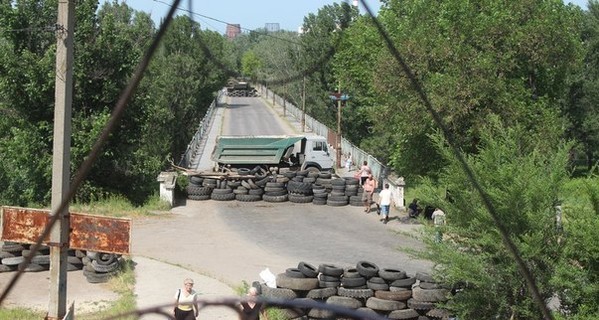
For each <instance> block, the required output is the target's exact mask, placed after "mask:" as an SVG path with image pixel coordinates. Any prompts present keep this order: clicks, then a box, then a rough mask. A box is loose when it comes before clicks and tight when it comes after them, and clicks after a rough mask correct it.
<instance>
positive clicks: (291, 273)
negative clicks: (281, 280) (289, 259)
mask: <svg viewBox="0 0 599 320" xmlns="http://www.w3.org/2000/svg"><path fill="white" fill-rule="evenodd" d="M285 275H286V276H288V277H290V278H306V276H305V275H304V274H303V273H302V272H301V271H300V269H299V268H288V269H287V270H285Z"/></svg>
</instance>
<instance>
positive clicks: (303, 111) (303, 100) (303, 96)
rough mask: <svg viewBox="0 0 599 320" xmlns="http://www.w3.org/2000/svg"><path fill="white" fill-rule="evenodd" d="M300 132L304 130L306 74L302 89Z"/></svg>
mask: <svg viewBox="0 0 599 320" xmlns="http://www.w3.org/2000/svg"><path fill="white" fill-rule="evenodd" d="M302 132H306V76H304V88H303V90H302Z"/></svg>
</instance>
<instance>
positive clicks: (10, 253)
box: [0, 251, 16, 260]
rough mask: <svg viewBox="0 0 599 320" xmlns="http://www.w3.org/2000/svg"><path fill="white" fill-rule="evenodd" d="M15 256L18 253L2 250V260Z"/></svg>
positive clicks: (0, 252)
mask: <svg viewBox="0 0 599 320" xmlns="http://www.w3.org/2000/svg"><path fill="white" fill-rule="evenodd" d="M14 256H16V254H15V253H13V252H7V251H0V260H1V259H4V258H12V257H14Z"/></svg>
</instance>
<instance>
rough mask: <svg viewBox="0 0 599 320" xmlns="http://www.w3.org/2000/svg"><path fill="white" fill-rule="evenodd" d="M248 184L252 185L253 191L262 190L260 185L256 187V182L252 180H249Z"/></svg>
mask: <svg viewBox="0 0 599 320" xmlns="http://www.w3.org/2000/svg"><path fill="white" fill-rule="evenodd" d="M248 184H249V185H250V187H251V189H250V190H252V189H260V187H259V186H258V185H256V183H255V182H254V180H252V179H248Z"/></svg>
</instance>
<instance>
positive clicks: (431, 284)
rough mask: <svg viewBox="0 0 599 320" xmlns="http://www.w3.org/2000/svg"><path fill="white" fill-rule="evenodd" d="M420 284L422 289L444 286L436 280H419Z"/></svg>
mask: <svg viewBox="0 0 599 320" xmlns="http://www.w3.org/2000/svg"><path fill="white" fill-rule="evenodd" d="M418 286H419V287H420V288H421V289H442V288H443V286H442V285H441V284H438V283H435V282H424V281H421V282H419V283H418Z"/></svg>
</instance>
